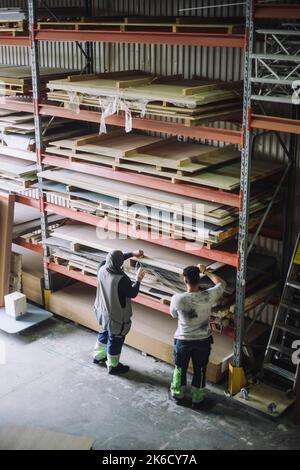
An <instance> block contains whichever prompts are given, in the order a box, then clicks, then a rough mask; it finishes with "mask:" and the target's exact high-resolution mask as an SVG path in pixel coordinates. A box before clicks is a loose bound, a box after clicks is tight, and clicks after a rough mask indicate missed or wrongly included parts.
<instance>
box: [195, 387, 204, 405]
mask: <svg viewBox="0 0 300 470" xmlns="http://www.w3.org/2000/svg"><path fill="white" fill-rule="evenodd" d="M204 403H205V388H201V387H200V388H198V387H193V386H192V408H193V409H194V410H201V409H204Z"/></svg>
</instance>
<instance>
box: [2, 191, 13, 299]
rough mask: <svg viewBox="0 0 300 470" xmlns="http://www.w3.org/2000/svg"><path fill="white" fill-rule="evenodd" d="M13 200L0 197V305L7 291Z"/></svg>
mask: <svg viewBox="0 0 300 470" xmlns="http://www.w3.org/2000/svg"><path fill="white" fill-rule="evenodd" d="M13 218H14V200H13V199H12V198H7V199H0V247H1V249H0V307H3V305H4V296H5V295H6V294H8V293H9V279H10V262H11V251H12V250H11V247H12V230H13Z"/></svg>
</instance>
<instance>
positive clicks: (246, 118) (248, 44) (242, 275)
mask: <svg viewBox="0 0 300 470" xmlns="http://www.w3.org/2000/svg"><path fill="white" fill-rule="evenodd" d="M253 12H254V2H253V0H247V3H246V41H245V69H244V105H243V148H242V160H241V196H242V204H241V208H240V227H239V241H238V254H239V266H238V270H237V288H236V309H235V330H236V333H235V341H234V357H233V363H232V364H231V365H230V368H229V390H228V391H229V393H230V394H231V395H235V394H236V393H238V392H239V391H240V390H241V389H242V388H243V387H244V386H245V385H246V376H245V372H244V369H243V367H242V366H243V340H244V306H245V294H246V276H247V259H248V228H249V209H250V175H251V157H252V136H251V112H252V110H251V72H252V70H251V68H252V61H251V54H252V52H253V34H254V24H253Z"/></svg>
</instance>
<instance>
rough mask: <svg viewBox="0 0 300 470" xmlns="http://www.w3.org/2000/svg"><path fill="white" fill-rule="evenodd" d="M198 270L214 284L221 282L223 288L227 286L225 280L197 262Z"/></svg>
mask: <svg viewBox="0 0 300 470" xmlns="http://www.w3.org/2000/svg"><path fill="white" fill-rule="evenodd" d="M198 268H199V270H200V272H201V273H202V274H204V275H205V276H207V277H208V278H209V279H210V280H211V281H212V282H213V283H214V284H215V285H217V284H222V286H223V289H226V287H227V282H226V281H224V279H222V278H221V277H220V276H217V274H214V273H211V272H210V271H208V270H207V269H206V266H205V265H204V264H199V266H198Z"/></svg>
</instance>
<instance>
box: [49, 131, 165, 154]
mask: <svg viewBox="0 0 300 470" xmlns="http://www.w3.org/2000/svg"><path fill="white" fill-rule="evenodd" d="M161 142H163V139H161V138H159V137H151V136H147V135H145V134H138V133H135V132H132V133H130V134H126V133H125V132H124V131H123V130H117V131H112V132H110V133H109V134H107V135H99V134H92V135H87V136H78V137H74V138H72V139H68V140H58V141H54V142H50V145H51V146H54V147H58V148H61V149H70V150H72V151H73V152H74V153H76V152H84V153H88V154H89V153H91V154H95V155H104V156H108V157H116V158H119V157H124V156H126V155H127V154H130V153H132V151H135V150H138V149H140V148H141V149H142V148H144V147H147V146H149V145H151V144H154V143H156V144H158V143H161Z"/></svg>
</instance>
